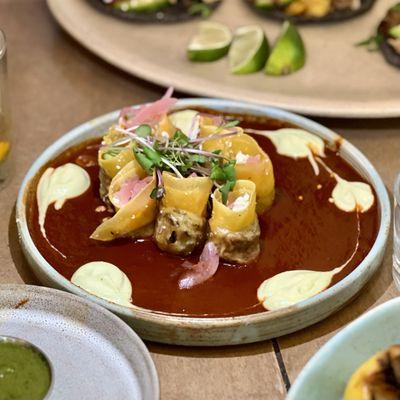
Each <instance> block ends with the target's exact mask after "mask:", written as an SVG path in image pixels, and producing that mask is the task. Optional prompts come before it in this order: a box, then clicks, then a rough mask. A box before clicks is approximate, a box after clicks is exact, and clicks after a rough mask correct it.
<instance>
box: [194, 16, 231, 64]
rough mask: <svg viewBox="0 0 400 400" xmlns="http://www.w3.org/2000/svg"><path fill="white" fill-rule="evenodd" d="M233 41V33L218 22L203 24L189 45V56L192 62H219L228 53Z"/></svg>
mask: <svg viewBox="0 0 400 400" xmlns="http://www.w3.org/2000/svg"><path fill="white" fill-rule="evenodd" d="M231 41H232V33H231V31H230V30H229V28H228V27H227V26H225V25H223V24H220V23H218V22H211V21H205V22H201V23H200V25H199V30H198V32H197V34H196V35H195V36H194V37H193V38H192V40H191V41H190V43H189V46H188V49H187V56H188V58H189V60H191V61H215V60H218V59H219V58H221V57H223V56H225V55H226V54H227V53H228V50H229V45H230V44H231Z"/></svg>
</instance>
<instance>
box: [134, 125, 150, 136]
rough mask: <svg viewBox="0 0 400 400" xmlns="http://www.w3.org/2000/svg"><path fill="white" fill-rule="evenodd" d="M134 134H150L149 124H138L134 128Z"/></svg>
mask: <svg viewBox="0 0 400 400" xmlns="http://www.w3.org/2000/svg"><path fill="white" fill-rule="evenodd" d="M135 133H136V135H138V136H140V137H143V138H145V137H147V136H150V135H151V126H150V125H146V124H143V125H139V126H138V127H137V128H136V130H135Z"/></svg>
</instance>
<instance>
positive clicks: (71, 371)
mask: <svg viewBox="0 0 400 400" xmlns="http://www.w3.org/2000/svg"><path fill="white" fill-rule="evenodd" d="M0 320H1V324H0V335H1V336H7V337H14V338H18V339H22V340H24V341H26V342H28V343H30V344H32V345H34V346H36V348H38V349H39V350H40V351H41V352H42V353H43V354H44V355H45V357H46V358H47V360H48V361H49V363H50V368H51V375H52V382H51V386H50V389H49V392H48V394H47V396H46V400H71V399H97V400H109V399H124V398H126V395H127V393H129V398H130V399H134V400H158V399H159V384H158V378H157V372H156V369H155V366H154V363H153V361H152V359H151V357H150V353H149V352H148V350H147V349H146V346H145V345H144V344H143V342H142V341H141V340H140V338H139V337H138V336H137V335H136V334H135V332H133V331H132V329H130V328H129V327H128V326H127V325H126V324H125V323H124V322H123V321H121V320H120V319H119V318H117V317H116V316H115V315H113V314H112V313H110V312H109V311H107V310H106V309H104V308H103V307H100V306H98V305H97V304H94V303H92V302H89V301H87V300H85V299H82V298H80V297H77V296H73V295H71V294H69V293H65V292H62V291H59V290H54V289H49V288H43V287H40V286H29V285H14V284H10V285H0ZM2 398H4V397H2Z"/></svg>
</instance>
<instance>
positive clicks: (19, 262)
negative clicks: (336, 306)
mask: <svg viewBox="0 0 400 400" xmlns="http://www.w3.org/2000/svg"><path fill="white" fill-rule="evenodd" d="M82 1H83V0H82ZM0 28H1V29H3V30H4V31H5V32H6V35H7V38H8V45H9V86H10V94H11V105H12V112H13V134H14V137H15V140H16V145H15V147H14V164H15V165H14V171H13V175H12V178H11V180H10V182H9V184H8V186H7V187H6V188H5V189H3V190H2V191H0V283H23V282H25V283H30V284H38V282H37V280H36V279H35V277H34V276H33V274H32V272H31V271H30V269H29V267H28V265H27V263H26V261H25V260H24V258H23V256H22V254H21V250H20V248H19V245H18V238H17V234H16V225H15V212H14V205H15V200H16V196H17V192H18V189H19V186H20V183H21V181H22V179H23V176H24V175H25V173H26V171H27V169H28V167H29V166H30V165H31V163H32V162H33V161H34V160H35V159H36V157H37V156H38V155H39V154H40V153H41V152H42V151H43V150H44V149H45V148H46V147H47V146H48V145H49V144H50V143H52V142H53V141H54V140H55V139H57V138H58V137H60V136H61V135H62V134H64V133H65V132H67V131H68V130H70V129H71V128H73V127H75V126H76V125H78V124H80V123H82V122H84V121H86V120H88V119H91V118H93V117H95V116H98V115H101V114H103V113H106V112H108V111H111V110H114V109H117V108H120V107H122V106H124V105H126V104H134V103H140V102H144V101H151V100H155V99H157V98H158V97H160V95H161V94H162V93H163V89H161V88H158V87H155V86H152V85H151V84H148V83H145V82H143V81H140V80H138V79H136V78H133V77H131V76H128V75H126V74H124V73H122V72H120V71H118V70H117V69H115V68H113V67H110V66H108V65H107V64H105V63H104V62H102V61H101V60H99V59H97V58H96V57H94V56H92V55H91V54H90V53H88V52H87V51H86V50H84V49H83V48H81V47H80V46H79V45H78V44H77V43H75V42H74V41H73V40H72V39H71V38H69V37H68V35H66V34H65V33H64V32H63V31H62V30H61V29H60V28H59V27H58V26H57V24H56V23H55V22H54V20H53V19H52V17H51V15H50V13H49V11H48V10H47V8H46V5H45V2H44V1H42V0H0ZM178 95H180V94H178ZM221 95H222V94H221ZM321 122H322V123H324V124H326V125H327V126H329V127H330V128H333V129H334V130H336V131H337V132H338V133H339V134H341V135H343V136H344V137H345V138H347V139H349V140H350V141H351V142H352V143H353V144H355V145H356V146H357V147H358V148H359V149H361V150H362V151H363V152H364V153H365V154H366V156H367V157H368V158H369V159H370V160H371V162H372V163H373V164H374V165H375V166H376V168H377V170H378V172H379V173H380V174H381V176H382V177H383V180H384V182H385V184H386V185H387V186H388V188H389V190H390V191H391V187H392V183H393V181H394V178H395V175H396V173H397V172H398V171H400V119H393V120H380V121H378V120H371V121H369V120H352V121H346V120H321ZM391 252H392V245H391V242H390V243H389V246H388V250H387V253H386V257H385V261H384V263H383V265H382V267H381V268H380V270H379V272H378V273H377V274H376V275H375V276H374V277H373V279H372V280H371V282H370V283H369V284H368V285H367V286H366V287H365V288H364V289H363V290H362V292H361V294H360V295H359V296H358V297H357V298H356V299H355V300H354V301H353V302H352V303H351V304H349V305H348V306H346V307H345V308H343V310H342V311H339V312H337V313H336V314H334V315H333V316H331V317H330V318H328V319H327V320H325V321H323V322H320V323H318V324H316V325H314V326H312V327H309V328H307V329H304V330H302V331H300V332H297V333H295V334H292V335H288V336H286V337H283V338H279V339H277V340H274V341H266V342H262V343H257V344H252V345H244V346H236V347H231V348H229V347H225V348H214V349H207V348H183V347H178V346H165V345H160V344H154V343H147V345H148V347H149V349H150V351H151V353H152V356H153V359H154V361H155V363H156V367H157V370H158V373H159V377H160V383H161V394H162V399H163V400H180V399H186V400H197V399H207V400H213V399H217V400H228V399H251V400H253V399H254V400H256V399H270V400H275V399H276V400H281V399H284V398H285V394H286V388H287V387H288V386H289V385H290V383H291V382H293V381H294V380H295V379H296V376H297V375H298V374H299V372H300V371H301V369H302V368H303V367H304V365H305V364H306V362H307V361H308V360H309V359H310V357H311V356H312V355H313V354H314V353H315V352H316V351H317V350H318V349H319V348H320V347H321V345H323V344H324V343H325V342H326V341H327V340H328V339H329V338H330V337H332V335H334V334H335V333H336V332H337V331H338V330H340V329H342V328H343V327H344V326H345V325H346V324H348V323H349V322H350V321H352V320H353V319H354V318H356V317H357V316H359V315H361V314H363V313H364V312H365V311H366V310H367V309H369V308H371V307H374V306H376V305H377V304H379V303H382V302H384V301H386V300H389V299H390V298H393V297H394V296H397V295H398V292H397V290H396V289H395V287H394V285H393V282H392V278H391Z"/></svg>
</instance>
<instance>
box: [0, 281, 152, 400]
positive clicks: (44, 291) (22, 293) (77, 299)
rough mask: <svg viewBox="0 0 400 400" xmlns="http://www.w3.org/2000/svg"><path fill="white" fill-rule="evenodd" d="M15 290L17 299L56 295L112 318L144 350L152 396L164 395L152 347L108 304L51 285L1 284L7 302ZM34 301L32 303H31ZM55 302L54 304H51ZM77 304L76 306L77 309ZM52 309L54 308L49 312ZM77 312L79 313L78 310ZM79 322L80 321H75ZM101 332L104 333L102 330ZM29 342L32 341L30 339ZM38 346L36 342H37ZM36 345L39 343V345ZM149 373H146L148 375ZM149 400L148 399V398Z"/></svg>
mask: <svg viewBox="0 0 400 400" xmlns="http://www.w3.org/2000/svg"><path fill="white" fill-rule="evenodd" d="M10 292H12V296H13V297H16V298H21V299H24V301H26V300H28V301H29V300H31V299H32V298H33V297H34V298H35V301H37V298H38V297H39V298H43V297H44V298H45V299H46V300H49V297H50V298H53V300H54V298H56V299H57V300H59V301H63V304H70V305H71V307H69V308H72V305H75V307H78V306H77V305H81V306H82V308H84V309H91V310H93V311H95V312H96V313H98V314H102V315H103V316H105V317H106V318H107V319H108V320H110V321H111V322H112V323H113V325H114V326H115V327H117V328H118V331H121V332H123V334H124V335H125V336H124V337H125V338H129V340H130V346H135V347H132V349H135V350H137V351H139V352H140V354H141V357H142V361H143V362H144V363H145V368H146V372H147V376H148V378H149V379H148V380H147V381H144V379H143V378H142V379H140V378H139V377H138V379H139V381H141V383H142V384H143V385H146V387H147V388H148V390H149V392H148V394H149V393H152V396H151V398H152V399H154V400H155V399H159V398H160V383H159V380H158V374H157V370H156V367H155V364H154V361H153V359H152V358H151V356H150V353H149V350H148V349H147V347H146V346H145V344H144V343H143V341H142V339H141V338H140V337H139V336H138V335H137V333H136V332H135V331H134V330H132V329H131V328H130V327H129V326H128V325H127V324H126V323H124V322H123V321H122V320H121V319H119V318H118V317H117V316H116V315H114V314H113V313H112V312H110V311H109V310H107V309H106V308H104V307H101V306H100V305H98V304H96V303H95V302H93V301H88V300H87V299H85V298H82V296H76V295H74V294H71V293H68V292H65V291H61V290H57V289H52V288H47V287H43V286H35V285H24V284H13V283H7V284H1V285H0V298H1V297H4V296H5V298H6V299H7V301H8V302H9V301H10V296H9V293H10ZM30 304H32V302H30ZM51 304H52V303H51ZM75 307H74V309H75ZM0 309H3V310H9V308H6V307H3V306H2V305H0ZM12 311H16V309H15V307H14V308H12ZM49 312H50V311H49ZM70 312H71V313H72V314H74V311H70ZM75 314H76V313H75ZM10 319H11V320H12V314H10V315H8V316H7V320H10ZM75 323H76V322H75ZM80 324H82V320H80ZM99 333H101V332H99ZM18 338H19V339H22V340H27V339H26V338H24V337H23V335H21V336H18ZM28 343H30V342H29V340H28ZM33 346H35V345H33ZM35 347H36V346H35ZM39 351H42V350H41V349H40V348H39ZM44 355H45V357H46V358H47V355H46V354H45V353H44ZM49 365H50V368H51V371H52V374H53V373H54V370H53V368H54V366H53V364H52V362H51V360H49ZM144 376H145V375H143V377H144ZM53 384H54V381H52V382H51V385H50V388H49V391H48V393H47V395H46V400H50V399H52V398H53V396H52V389H53ZM146 400H147V399H146Z"/></svg>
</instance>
